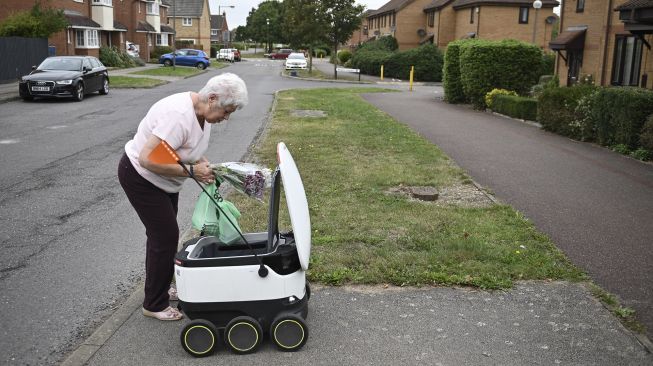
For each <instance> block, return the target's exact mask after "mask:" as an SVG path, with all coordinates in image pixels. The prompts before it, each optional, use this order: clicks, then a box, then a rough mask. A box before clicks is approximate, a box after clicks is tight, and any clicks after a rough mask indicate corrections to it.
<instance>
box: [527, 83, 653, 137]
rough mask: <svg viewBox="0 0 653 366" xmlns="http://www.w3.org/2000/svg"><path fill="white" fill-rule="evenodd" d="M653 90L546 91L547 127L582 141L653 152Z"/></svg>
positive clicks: (543, 118) (542, 115) (541, 106)
mask: <svg viewBox="0 0 653 366" xmlns="http://www.w3.org/2000/svg"><path fill="white" fill-rule="evenodd" d="M651 115H653V91H650V90H646V89H640V88H621V87H608V88H605V87H595V86H591V85H579V86H574V87H570V88H549V89H545V90H544V91H543V92H542V94H541V95H540V96H539V98H538V110H537V118H538V121H539V122H540V123H541V124H542V126H543V128H545V129H547V130H549V131H553V132H556V133H558V134H561V135H564V136H568V137H571V138H573V139H577V140H582V141H596V142H598V143H599V144H601V145H604V146H623V147H624V148H625V149H628V150H635V149H637V148H640V147H641V148H645V149H648V150H652V149H653V122H646V121H647V118H649V120H653V117H649V116H651Z"/></svg>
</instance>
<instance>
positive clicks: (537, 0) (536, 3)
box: [533, 0, 542, 44]
mask: <svg viewBox="0 0 653 366" xmlns="http://www.w3.org/2000/svg"><path fill="white" fill-rule="evenodd" d="M541 7H542V2H541V1H540V0H535V1H533V8H535V21H534V22H533V44H536V43H535V34H536V33H537V13H538V12H539V10H540V8H541Z"/></svg>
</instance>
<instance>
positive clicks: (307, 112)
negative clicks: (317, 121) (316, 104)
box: [292, 109, 327, 118]
mask: <svg viewBox="0 0 653 366" xmlns="http://www.w3.org/2000/svg"><path fill="white" fill-rule="evenodd" d="M292 116H293V117H308V118H320V117H326V116H327V114H326V113H325V112H324V111H318V110H314V109H295V110H294V111H292Z"/></svg>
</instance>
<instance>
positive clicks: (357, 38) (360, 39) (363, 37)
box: [344, 9, 376, 49]
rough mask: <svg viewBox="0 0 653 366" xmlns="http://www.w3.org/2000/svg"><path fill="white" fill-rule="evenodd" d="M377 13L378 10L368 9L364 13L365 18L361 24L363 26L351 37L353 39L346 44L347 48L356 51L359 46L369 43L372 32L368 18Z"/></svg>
mask: <svg viewBox="0 0 653 366" xmlns="http://www.w3.org/2000/svg"><path fill="white" fill-rule="evenodd" d="M375 11H376V10H373V9H368V10H365V11H364V12H363V15H362V16H361V17H362V18H363V21H362V22H361V26H360V27H359V28H358V29H357V30H355V31H354V33H353V34H352V35H351V38H349V39H348V40H347V42H346V43H345V44H344V45H345V46H346V47H349V48H350V49H354V48H356V46H358V45H359V44H361V43H364V42H367V41H369V39H370V32H369V31H368V27H369V25H368V22H367V17H368V16H369V15H370V14H372V13H373V12H375Z"/></svg>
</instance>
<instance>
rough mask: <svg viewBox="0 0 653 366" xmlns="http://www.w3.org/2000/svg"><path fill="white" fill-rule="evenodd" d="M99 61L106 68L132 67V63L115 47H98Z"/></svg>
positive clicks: (127, 56)
mask: <svg viewBox="0 0 653 366" xmlns="http://www.w3.org/2000/svg"><path fill="white" fill-rule="evenodd" d="M100 61H101V62H102V63H103V64H104V66H107V67H121V68H127V67H134V66H136V64H135V63H134V61H133V60H132V59H131V58H130V57H129V55H127V54H126V53H124V52H120V51H119V50H118V49H117V48H116V47H115V46H113V47H100Z"/></svg>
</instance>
